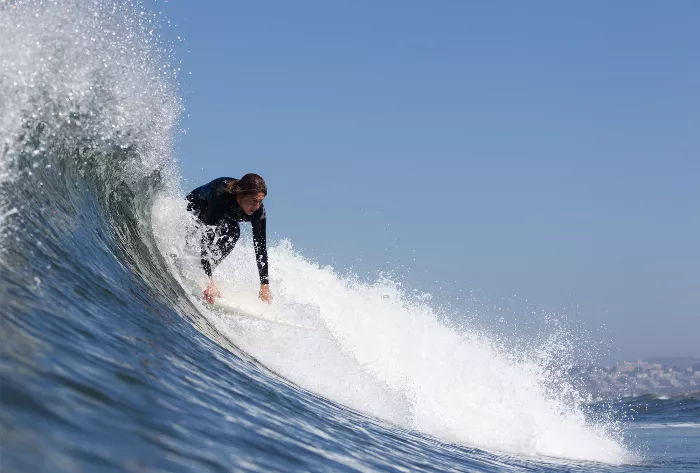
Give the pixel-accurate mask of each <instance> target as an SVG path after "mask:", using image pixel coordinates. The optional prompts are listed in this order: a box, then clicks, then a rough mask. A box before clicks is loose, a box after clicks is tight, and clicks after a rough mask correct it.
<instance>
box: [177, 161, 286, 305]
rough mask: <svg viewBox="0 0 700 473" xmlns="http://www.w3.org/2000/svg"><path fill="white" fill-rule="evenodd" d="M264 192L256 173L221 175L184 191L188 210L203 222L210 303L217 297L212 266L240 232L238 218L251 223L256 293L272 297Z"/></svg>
mask: <svg viewBox="0 0 700 473" xmlns="http://www.w3.org/2000/svg"><path fill="white" fill-rule="evenodd" d="M265 196H267V186H266V185H265V181H264V180H263V178H262V177H260V176H258V175H257V174H246V175H245V176H243V177H242V178H241V179H234V178H232V177H220V178H218V179H214V180H213V181H211V182H209V183H208V184H204V185H203V186H201V187H197V188H196V189H194V190H193V191H192V192H190V193H189V194H187V197H186V199H187V210H188V211H190V212H192V213H193V214H194V215H195V216H196V217H197V218H198V219H199V221H200V222H202V223H203V224H204V225H205V227H204V231H203V233H202V240H201V248H202V253H201V254H202V260H201V262H202V269H204V272H205V273H206V275H207V276H209V285H208V286H207V288H206V289H205V290H204V291H203V293H202V294H203V295H204V299H205V300H206V301H207V302H208V303H210V304H213V303H214V300H215V299H216V298H217V297H220V293H219V290H218V289H217V287H216V285H215V284H214V278H213V277H212V270H213V269H214V268H215V267H216V266H217V265H218V264H219V263H221V261H223V259H224V258H226V256H228V254H229V253H231V250H233V248H234V246H236V242H237V241H238V237H239V236H240V235H241V229H240V227H239V226H238V222H250V223H251V225H252V227H253V247H254V248H255V261H256V263H257V265H258V273H259V275H260V292H259V294H258V297H259V298H260V299H261V300H263V301H265V302H268V303H269V302H271V301H272V295H271V294H270V282H269V279H268V268H267V242H266V227H267V219H266V217H265V207H264V206H263V203H262V202H263V200H264V199H265Z"/></svg>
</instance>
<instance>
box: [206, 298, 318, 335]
mask: <svg viewBox="0 0 700 473" xmlns="http://www.w3.org/2000/svg"><path fill="white" fill-rule="evenodd" d="M213 307H214V308H215V309H220V310H222V311H223V312H226V313H227V314H230V315H237V316H239V317H246V318H249V319H255V320H262V321H264V322H269V323H272V324H277V325H283V326H285V327H291V328H298V329H302V330H317V328H316V327H309V326H307V325H299V324H295V323H292V322H287V321H286V320H281V319H279V318H278V317H276V316H275V314H274V313H270V312H274V311H272V310H270V309H267V308H262V307H257V308H256V307H252V304H251V307H249V306H248V304H240V303H236V302H234V301H232V300H229V299H225V298H223V297H219V298H217V299H216V301H215V302H214V305H213Z"/></svg>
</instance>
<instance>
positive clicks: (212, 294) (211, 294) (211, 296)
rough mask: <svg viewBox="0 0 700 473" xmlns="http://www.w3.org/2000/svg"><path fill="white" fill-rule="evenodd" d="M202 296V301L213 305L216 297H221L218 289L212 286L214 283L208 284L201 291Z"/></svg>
mask: <svg viewBox="0 0 700 473" xmlns="http://www.w3.org/2000/svg"><path fill="white" fill-rule="evenodd" d="M202 295H203V296H204V300H205V301H207V302H208V303H209V304H213V303H214V300H215V299H216V298H217V297H221V292H219V289H218V288H217V287H216V285H214V281H212V282H210V283H209V286H207V288H206V289H205V290H204V291H202Z"/></svg>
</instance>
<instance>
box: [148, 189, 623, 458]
mask: <svg viewBox="0 0 700 473" xmlns="http://www.w3.org/2000/svg"><path fill="white" fill-rule="evenodd" d="M153 214H154V222H153V224H154V230H155V234H156V236H157V237H158V239H159V241H160V243H159V244H160V247H161V249H162V251H163V252H164V253H165V254H172V253H182V252H184V251H185V250H184V248H183V242H184V239H185V232H186V230H185V227H186V225H183V222H185V221H187V219H188V217H187V216H185V215H183V214H184V202H183V201H182V200H176V199H167V198H163V199H161V200H160V201H158V202H157V203H156V205H155V207H154V212H153ZM243 227H247V225H245V224H244V225H243ZM269 253H270V275H271V287H272V290H273V294H274V297H275V305H276V308H277V310H278V311H279V313H281V314H284V315H285V316H286V317H287V318H288V320H289V321H291V322H294V323H300V324H304V325H315V326H318V327H321V330H320V331H319V332H308V331H302V330H295V329H290V328H288V327H281V326H274V325H271V324H267V323H265V322H261V321H254V320H248V319H244V318H238V317H235V316H228V317H227V316H222V315H221V314H217V313H212V312H209V311H208V310H207V308H206V307H204V306H201V309H202V311H204V313H207V314H208V317H209V319H210V320H211V321H212V322H213V323H215V324H216V325H217V326H218V327H219V328H220V329H222V330H223V331H224V332H225V333H226V334H227V335H228V336H229V337H230V339H231V340H233V341H234V343H236V344H237V345H238V346H239V347H240V348H242V349H244V350H245V351H247V352H248V353H250V354H252V355H253V356H255V357H256V358H257V359H258V360H260V361H261V362H262V363H263V364H265V365H266V366H268V367H269V368H271V369H273V370H275V371H276V372H278V373H280V374H282V375H283V376H284V377H286V378H287V379H289V380H291V381H293V382H295V383H297V384H299V385H301V386H303V387H305V388H307V389H309V390H311V391H314V392H316V393H318V394H321V395H323V396H325V397H327V398H329V399H332V400H334V401H337V402H340V403H342V404H345V405H347V406H349V407H351V408H354V409H356V410H359V411H362V412H365V413H367V414H370V415H372V416H375V417H378V418H382V419H385V420H388V421H391V422H393V423H396V424H398V425H401V426H404V427H407V428H411V429H417V430H421V431H423V432H427V433H430V434H433V435H435V436H437V437H440V438H443V439H446V440H450V441H457V442H460V443H464V444H468V445H473V446H478V447H482V448H486V449H491V450H498V451H506V452H510V453H515V454H522V455H534V456H549V457H559V458H567V459H577V460H589V461H602V462H610V463H619V462H623V461H626V460H627V459H629V456H628V453H627V452H626V450H625V448H624V447H623V446H622V443H621V441H620V440H619V439H618V438H617V437H616V436H615V435H614V434H612V433H611V432H610V430H609V429H608V428H607V427H606V426H605V425H595V424H592V423H590V421H587V419H586V418H585V416H584V413H583V412H582V410H581V409H580V408H579V407H578V406H577V405H576V403H574V402H567V401H566V399H571V392H570V388H568V387H567V386H566V384H565V383H563V384H560V385H558V387H557V384H556V383H552V380H551V379H548V376H550V375H551V369H550V367H548V366H544V364H546V363H545V361H543V357H541V356H539V354H537V353H532V354H522V353H509V352H508V350H506V349H504V348H503V347H502V346H500V345H499V343H498V342H497V341H496V340H495V339H492V338H490V337H489V336H488V335H483V334H480V333H477V332H475V331H472V332H470V331H468V330H461V331H459V330H456V329H453V328H450V327H449V326H447V325H446V324H445V323H443V322H441V321H440V320H439V319H438V317H437V316H436V313H435V312H434V311H433V309H431V307H430V306H428V305H427V304H425V303H423V302H420V301H416V300H413V299H411V298H409V297H407V295H406V294H405V292H404V291H403V290H402V288H401V286H400V285H397V284H394V283H392V282H391V281H377V282H375V283H372V284H367V283H361V282H357V281H354V280H352V279H351V278H344V277H341V276H339V275H338V274H337V272H336V271H335V270H334V269H333V268H331V267H320V266H319V265H317V264H314V263H312V262H309V261H307V260H306V259H305V258H304V257H302V256H301V255H299V254H298V253H295V252H294V250H293V249H292V247H291V245H290V244H289V242H282V243H280V244H278V245H276V246H273V247H272V248H270V251H269ZM198 264H199V263H198V259H197V258H196V257H195V258H193V259H190V260H188V261H187V262H186V263H185V264H184V265H183V266H182V267H181V268H179V270H178V271H180V272H181V273H182V274H183V275H185V277H186V278H188V279H189V280H190V281H195V280H196V281H198V284H199V287H198V288H197V289H194V290H193V289H192V288H191V287H190V288H189V289H190V290H192V291H193V292H195V291H198V290H201V287H203V286H204V284H205V280H204V278H203V276H204V275H203V273H202V271H201V269H200V268H199V267H198ZM215 277H216V278H217V280H218V281H219V284H220V286H221V288H222V290H223V291H224V292H226V291H231V290H235V291H241V290H247V291H250V292H251V293H253V294H255V293H256V291H257V269H256V267H255V263H254V257H253V249H252V245H251V244H250V241H246V240H245V239H243V240H242V241H241V242H239V244H238V246H237V247H236V249H235V250H234V251H233V253H232V254H231V255H230V256H229V257H228V258H227V259H226V260H225V261H224V262H223V263H222V265H221V266H220V267H219V268H217V270H216V272H215ZM193 300H195V302H196V299H194V298H193ZM550 349H551V347H549V348H548V347H544V351H547V350H550ZM560 355H561V354H560ZM549 356H550V357H551V356H557V353H556V350H555V351H554V352H551V353H549ZM523 360H525V361H523ZM554 381H557V380H554ZM553 385H554V387H553Z"/></svg>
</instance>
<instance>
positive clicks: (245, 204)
mask: <svg viewBox="0 0 700 473" xmlns="http://www.w3.org/2000/svg"><path fill="white" fill-rule="evenodd" d="M264 199H265V194H263V193H262V192H258V193H257V194H245V195H237V196H236V200H238V205H240V206H241V208H242V209H243V211H244V212H245V213H246V215H253V213H255V211H256V210H258V209H259V208H260V205H261V204H262V201H263V200H264Z"/></svg>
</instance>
